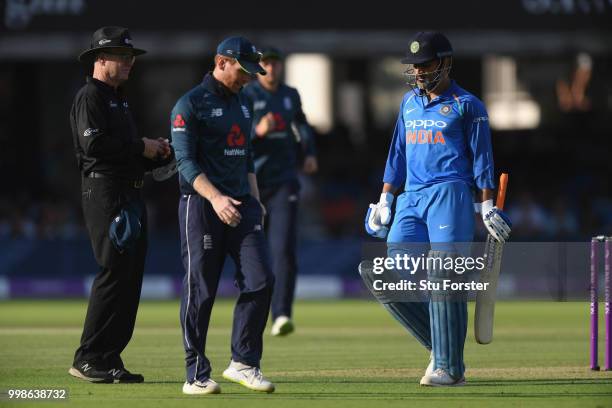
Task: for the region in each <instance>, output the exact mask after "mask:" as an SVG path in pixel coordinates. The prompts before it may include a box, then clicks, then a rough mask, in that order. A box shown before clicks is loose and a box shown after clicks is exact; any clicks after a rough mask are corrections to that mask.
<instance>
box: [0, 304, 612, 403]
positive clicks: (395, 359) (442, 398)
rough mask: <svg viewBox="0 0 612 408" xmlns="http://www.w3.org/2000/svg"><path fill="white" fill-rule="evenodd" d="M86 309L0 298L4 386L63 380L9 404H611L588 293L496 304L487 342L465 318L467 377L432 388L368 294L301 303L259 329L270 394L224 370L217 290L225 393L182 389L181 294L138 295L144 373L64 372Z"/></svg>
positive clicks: (418, 357) (132, 363) (222, 315)
mask: <svg viewBox="0 0 612 408" xmlns="http://www.w3.org/2000/svg"><path fill="white" fill-rule="evenodd" d="M471 306H472V307H473V305H471ZM85 309H86V304H85V303H84V302H82V301H6V302H1V303H0V389H3V390H6V389H9V388H21V389H23V388H68V389H69V402H68V403H66V402H63V403H58V404H52V403H41V402H17V403H12V405H14V406H18V407H26V406H41V405H40V404H43V406H50V405H58V406H66V405H71V406H88V407H92V406H95V407H99V406H112V407H115V408H120V407H130V408H136V407H186V406H206V407H207V408H208V407H226V406H244V404H245V403H246V404H248V405H247V406H248V407H249V408H258V407H281V406H282V407H306V406H308V407H332V406H333V407H370V406H372V407H380V406H384V407H385V408H387V407H394V406H398V407H399V406H401V407H410V406H418V407H444V408H446V407H470V408H473V407H490V406H494V407H506V406H519V407H523V406H533V407H566V406H576V407H612V372H595V373H593V372H591V371H590V370H589V369H588V367H587V365H588V354H587V351H588V319H587V310H588V304H586V303H575V302H573V303H550V302H538V303H500V304H498V305H497V313H496V319H497V320H496V330H495V340H494V341H493V343H492V344H490V345H487V346H482V345H478V344H476V343H475V341H474V338H473V335H472V327H471V326H470V329H469V332H468V333H469V334H468V340H467V345H466V350H465V353H466V364H467V366H468V369H467V372H466V377H467V380H468V384H467V385H466V386H465V387H460V388H445V389H438V388H436V389H431V388H422V387H419V386H418V381H419V379H420V377H421V375H422V373H423V371H424V369H425V367H426V366H427V363H428V353H427V352H426V351H424V350H423V349H422V347H420V346H419V345H418V343H417V342H416V341H415V340H414V339H413V338H412V337H411V336H409V335H408V334H406V333H405V332H404V331H403V330H402V329H401V328H400V326H399V325H398V324H397V323H395V321H394V320H392V318H391V317H389V316H388V315H387V314H386V312H385V311H384V309H382V307H380V306H379V305H377V304H376V303H374V302H373V301H329V302H300V303H298V304H297V305H296V312H295V314H296V316H295V318H296V322H297V325H298V326H297V332H296V333H295V334H293V335H291V336H290V337H286V338H273V337H271V336H269V335H268V334H266V338H265V352H264V360H263V362H262V369H263V371H264V373H265V374H266V375H267V376H268V377H270V379H271V380H273V381H274V382H275V383H276V385H277V391H276V393H274V394H269V395H268V394H257V393H254V392H252V391H249V390H247V389H245V388H242V387H241V386H239V385H235V384H231V383H228V382H227V381H225V380H223V378H222V377H221V372H222V371H223V369H225V367H226V365H227V363H228V359H229V339H230V327H231V313H232V303H231V302H228V301H219V302H217V304H216V305H215V310H214V313H213V322H212V324H211V330H210V331H209V338H208V344H207V354H208V356H209V358H210V359H211V361H212V364H213V378H215V379H216V380H218V382H219V383H220V384H221V387H222V390H223V393H222V394H221V395H214V396H200V397H194V396H185V395H182V394H181V386H182V383H183V381H184V377H183V376H184V367H183V350H182V343H181V335H180V331H179V322H178V302H143V303H142V304H141V309H140V312H139V315H138V322H137V325H136V331H135V334H134V338H133V340H132V342H131V343H130V345H129V346H128V348H127V349H126V351H125V352H124V354H123V357H124V361H125V362H126V365H127V367H128V368H129V369H131V370H132V371H135V372H142V373H143V374H144V375H145V379H146V383H144V384H134V385H127V384H126V385H123V384H115V385H94V384H89V383H86V382H82V381H78V380H76V379H74V378H72V377H70V376H69V375H68V374H67V370H68V368H69V366H70V363H71V361H72V354H73V352H74V349H75V348H76V346H77V344H78V340H79V337H80V334H81V325H82V321H83V318H84V314H85ZM472 312H473V310H472V311H471V313H470V316H472V315H473V313H472ZM600 327H603V326H600ZM600 331H601V332H603V329H601V330H600ZM602 343H603V339H602ZM602 354H603V348H602ZM10 404H11V403H10V402H7V401H6V400H4V401H0V405H3V406H8V405H10ZM196 404H205V405H196Z"/></svg>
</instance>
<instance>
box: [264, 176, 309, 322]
mask: <svg viewBox="0 0 612 408" xmlns="http://www.w3.org/2000/svg"><path fill="white" fill-rule="evenodd" d="M299 190H300V186H299V183H298V181H297V180H291V181H289V182H286V183H284V184H281V185H279V186H276V187H272V188H262V189H261V192H260V193H261V201H262V203H263V205H264V206H265V207H266V210H267V215H266V235H267V237H268V242H269V243H270V251H271V255H272V270H273V271H274V277H275V281H274V282H275V283H274V292H273V293H272V320H274V319H276V318H277V317H279V316H288V317H291V315H292V313H293V299H294V297H295V282H296V279H297V255H296V253H297V216H298V197H299Z"/></svg>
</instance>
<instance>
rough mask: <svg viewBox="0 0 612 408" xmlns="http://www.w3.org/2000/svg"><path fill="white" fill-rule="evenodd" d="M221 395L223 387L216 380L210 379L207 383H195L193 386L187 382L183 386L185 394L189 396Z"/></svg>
mask: <svg viewBox="0 0 612 408" xmlns="http://www.w3.org/2000/svg"><path fill="white" fill-rule="evenodd" d="M219 393H221V387H219V384H217V383H216V382H215V381H214V380H211V379H210V378H209V379H208V380H206V381H197V380H196V381H194V382H192V383H191V384H189V383H188V382H186V383H185V384H183V394H188V395H205V394H219Z"/></svg>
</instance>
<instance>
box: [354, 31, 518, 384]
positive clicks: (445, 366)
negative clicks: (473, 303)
mask: <svg viewBox="0 0 612 408" xmlns="http://www.w3.org/2000/svg"><path fill="white" fill-rule="evenodd" d="M409 44H410V46H409V47H410V48H409V50H408V53H407V55H406V58H404V59H403V60H402V63H404V64H408V71H407V72H406V73H407V75H408V83H409V84H410V85H411V87H412V90H411V91H409V92H407V93H406V95H405V96H404V98H403V100H402V103H401V105H400V110H399V114H398V118H397V122H396V125H395V130H394V132H393V139H392V141H391V146H390V148H389V156H388V158H387V164H386V167H385V173H384V177H383V183H384V184H383V189H382V194H381V197H380V200H379V202H378V203H377V204H371V205H370V208H369V209H368V213H367V215H366V220H365V226H366V230H367V232H368V233H370V234H371V235H373V236H375V237H379V238H386V239H387V243H388V244H387V246H388V247H387V251H388V256H389V257H394V256H395V255H397V253H398V252H403V253H405V252H406V251H407V250H406V247H405V246H404V247H402V246H401V245H400V244H402V243H424V244H425V246H429V244H427V243H431V249H430V250H429V252H428V254H427V255H428V257H429V258H434V259H437V258H440V259H447V258H457V257H459V256H461V255H465V253H462V252H465V246H461V245H457V244H459V243H469V242H471V241H472V239H473V235H474V216H473V214H474V210H475V209H476V210H477V212H480V213H481V214H482V217H483V221H484V222H485V225H486V227H487V229H488V230H489V232H490V233H491V235H492V236H493V237H494V238H495V239H497V240H498V241H502V242H503V241H504V240H506V239H507V238H508V237H509V233H510V226H511V224H510V221H509V219H508V217H507V216H506V215H505V214H504V213H503V212H502V211H501V210H499V209H498V208H496V207H494V206H493V189H494V188H495V185H494V181H493V175H494V167H493V154H492V148H491V135H490V131H489V122H488V115H487V112H486V109H485V107H484V105H483V103H482V102H481V101H480V100H479V99H478V98H476V97H475V96H474V95H472V94H470V93H469V92H467V91H465V90H464V89H462V88H461V87H459V85H457V84H456V83H455V82H454V81H453V80H451V79H450V78H449V73H450V70H451V66H452V54H453V50H452V47H451V44H450V42H449V41H448V39H447V38H446V37H445V36H444V35H443V34H441V33H437V32H419V33H417V34H416V35H415V36H414V37H413V38H412V40H411V41H410V43H409ZM396 193H398V194H399V195H398V196H397V202H396V207H395V215H394V217H393V223H392V224H391V227H390V228H389V223H390V221H391V218H392V210H391V206H392V204H393V201H394V200H395V194H396ZM474 198H476V200H474ZM474 201H477V203H476V204H475V203H474ZM415 248H416V247H415ZM410 255H412V256H419V255H420V254H410ZM431 265H434V266H432V267H429V268H427V276H428V280H429V281H434V282H435V281H441V280H442V279H443V278H445V277H447V273H448V271H445V270H444V269H438V267H437V266H435V265H439V263H438V264H436V263H435V262H432V263H431ZM360 272H361V275H362V277H363V278H364V280H366V283H368V282H371V279H372V278H371V277H370V276H368V271H363V270H361V271H360ZM368 286H370V287H371V285H368ZM375 295H376V294H375ZM434 295H435V296H437V297H434ZM448 295H449V293H447V292H445V291H440V292H438V293H433V292H432V298H431V299H430V300H429V301H427V302H394V301H389V299H387V298H386V297H381V296H380V295H378V296H377V298H378V300H379V301H381V303H383V305H384V306H385V308H386V309H387V310H388V311H389V312H390V313H391V314H392V315H393V316H394V317H395V318H396V319H397V320H398V321H399V322H400V323H401V324H402V325H403V326H404V327H405V328H406V329H407V330H408V331H409V332H410V333H412V334H413V335H414V336H415V337H416V338H417V340H418V341H419V342H421V344H423V345H424V346H425V348H427V349H428V350H430V351H431V359H430V364H429V366H428V367H427V371H426V372H425V375H424V376H423V378H422V379H421V385H427V386H454V385H462V384H464V382H465V378H464V371H465V366H464V363H463V348H464V343H465V337H466V331H467V303H466V301H465V299H464V297H452V296H448Z"/></svg>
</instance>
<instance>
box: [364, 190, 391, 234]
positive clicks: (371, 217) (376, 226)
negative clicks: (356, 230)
mask: <svg viewBox="0 0 612 408" xmlns="http://www.w3.org/2000/svg"><path fill="white" fill-rule="evenodd" d="M394 198H395V197H394V196H393V194H391V193H382V194H381V195H380V200H379V201H378V203H376V204H370V206H369V208H368V212H367V214H366V218H365V230H366V232H367V233H368V234H370V235H371V236H373V237H375V238H382V239H384V238H386V237H387V234H388V233H389V227H388V225H389V222H391V216H392V213H391V206H392V205H393V200H394Z"/></svg>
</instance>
